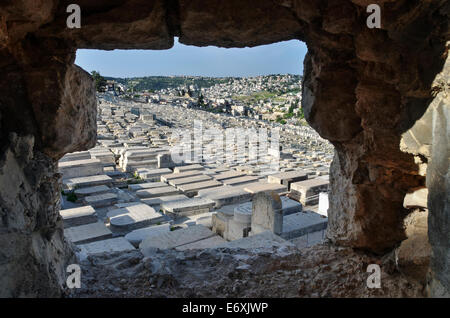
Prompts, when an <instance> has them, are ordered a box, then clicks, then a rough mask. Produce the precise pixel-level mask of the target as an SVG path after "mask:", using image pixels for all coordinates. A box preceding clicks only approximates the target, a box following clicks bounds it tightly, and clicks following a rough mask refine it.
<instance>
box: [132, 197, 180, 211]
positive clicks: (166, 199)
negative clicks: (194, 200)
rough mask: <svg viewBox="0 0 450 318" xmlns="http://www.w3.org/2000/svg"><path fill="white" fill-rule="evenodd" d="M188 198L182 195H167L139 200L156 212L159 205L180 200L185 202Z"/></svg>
mask: <svg viewBox="0 0 450 318" xmlns="http://www.w3.org/2000/svg"><path fill="white" fill-rule="evenodd" d="M187 198H188V197H187V196H185V195H184V194H175V195H169V196H165V197H157V198H150V199H141V202H142V203H145V204H147V205H150V206H151V207H153V208H154V209H155V210H156V211H159V209H160V207H161V204H163V203H165V202H175V201H180V200H185V199H187Z"/></svg>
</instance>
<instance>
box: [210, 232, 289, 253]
mask: <svg viewBox="0 0 450 318" xmlns="http://www.w3.org/2000/svg"><path fill="white" fill-rule="evenodd" d="M281 246H292V247H293V246H294V244H292V243H291V242H289V241H286V240H285V239H283V238H282V237H279V236H278V235H275V234H273V233H272V232H271V231H264V232H261V233H258V234H255V235H251V236H248V237H244V238H241V239H238V240H234V241H230V242H226V243H224V244H221V245H218V246H216V247H217V248H221V247H226V248H243V249H256V248H271V247H281Z"/></svg>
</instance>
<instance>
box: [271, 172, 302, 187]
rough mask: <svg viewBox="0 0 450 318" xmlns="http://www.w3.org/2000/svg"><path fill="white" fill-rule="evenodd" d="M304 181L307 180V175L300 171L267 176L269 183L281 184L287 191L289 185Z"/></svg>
mask: <svg viewBox="0 0 450 318" xmlns="http://www.w3.org/2000/svg"><path fill="white" fill-rule="evenodd" d="M306 179H308V175H307V173H306V172H304V171H302V170H297V171H288V172H281V173H277V174H273V175H269V176H268V177H267V181H268V182H269V183H277V184H282V185H285V186H287V187H288V189H290V185H291V183H293V182H298V181H303V180H306Z"/></svg>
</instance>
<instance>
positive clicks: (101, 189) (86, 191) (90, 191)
mask: <svg viewBox="0 0 450 318" xmlns="http://www.w3.org/2000/svg"><path fill="white" fill-rule="evenodd" d="M110 190H111V188H109V187H107V186H105V185H99V186H94V187H87V188H81V189H76V190H75V191H74V192H75V194H76V195H77V198H79V199H81V198H84V197H87V196H90V195H96V194H102V193H106V192H108V191H110Z"/></svg>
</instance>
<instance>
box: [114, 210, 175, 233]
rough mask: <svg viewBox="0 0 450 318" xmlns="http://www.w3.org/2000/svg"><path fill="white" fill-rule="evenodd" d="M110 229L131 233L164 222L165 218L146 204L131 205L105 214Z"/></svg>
mask: <svg viewBox="0 0 450 318" xmlns="http://www.w3.org/2000/svg"><path fill="white" fill-rule="evenodd" d="M107 217H108V219H109V222H110V226H111V228H112V229H117V230H120V231H132V230H135V229H138V228H142V227H146V226H149V225H151V224H156V223H158V222H162V221H165V220H166V218H165V217H164V215H162V214H161V213H159V212H156V211H155V209H153V208H152V207H150V206H148V205H146V204H137V205H131V206H128V207H126V208H121V209H117V210H112V211H110V212H108V213H107Z"/></svg>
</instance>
